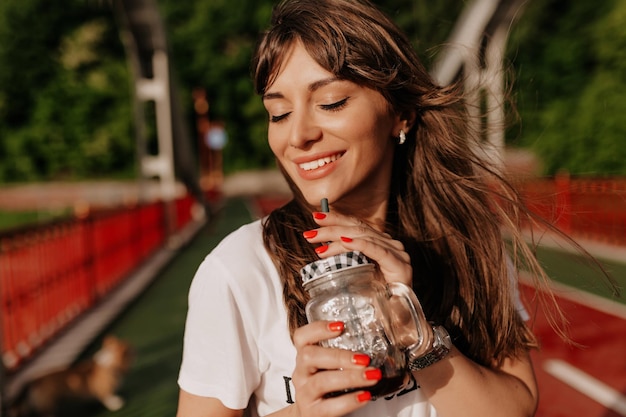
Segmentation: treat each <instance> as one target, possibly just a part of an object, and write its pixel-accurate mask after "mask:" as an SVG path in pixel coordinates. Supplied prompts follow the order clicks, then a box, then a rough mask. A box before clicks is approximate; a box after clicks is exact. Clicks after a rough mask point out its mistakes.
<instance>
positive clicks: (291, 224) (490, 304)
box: [252, 0, 542, 365]
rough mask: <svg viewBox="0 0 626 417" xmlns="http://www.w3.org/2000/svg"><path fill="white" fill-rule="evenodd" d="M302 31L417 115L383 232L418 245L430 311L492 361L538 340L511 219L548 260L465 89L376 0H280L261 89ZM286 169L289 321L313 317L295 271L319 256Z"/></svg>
mask: <svg viewBox="0 0 626 417" xmlns="http://www.w3.org/2000/svg"><path fill="white" fill-rule="evenodd" d="M296 40H298V41H300V42H302V44H303V45H304V47H305V48H306V50H307V51H308V53H309V54H310V55H311V57H312V58H313V59H314V60H315V61H316V62H317V63H318V64H319V65H320V66H322V67H323V68H325V69H326V70H328V71H329V72H331V73H333V74H334V75H336V76H337V77H338V78H341V79H345V80H349V81H352V82H355V83H357V84H359V85H362V86H365V87H368V88H372V89H374V90H376V91H378V92H380V93H381V94H382V95H383V96H384V97H385V98H386V100H387V101H388V102H389V104H390V106H391V107H392V108H393V109H394V111H395V112H396V113H397V114H401V115H409V114H416V115H417V118H416V121H415V123H414V125H413V126H412V128H411V130H410V131H409V132H408V134H407V141H406V143H405V144H403V145H398V146H402V148H398V151H396V152H395V156H394V158H395V159H394V166H393V174H392V184H391V194H390V200H389V204H388V207H389V210H388V214H387V219H386V220H387V222H386V232H388V233H390V234H391V235H392V236H394V238H396V239H399V240H401V241H402V242H403V243H404V245H405V248H406V250H407V252H408V253H409V254H410V256H411V260H412V264H413V271H414V277H413V288H414V290H415V292H416V294H417V296H418V297H419V299H420V300H421V302H422V303H423V307H424V310H425V313H426V316H427V317H428V318H429V320H432V321H435V322H437V323H441V324H443V325H444V326H445V327H446V328H447V329H448V330H449V331H450V333H451V335H452V337H453V339H454V342H455V345H456V346H457V347H458V348H459V349H460V350H461V351H462V352H463V353H464V354H466V355H467V356H468V357H470V358H472V359H474V360H475V361H477V362H479V363H481V364H484V365H493V364H499V363H502V361H503V360H504V359H505V358H507V357H515V356H518V355H520V354H521V353H522V352H525V351H526V350H527V349H529V348H530V347H533V346H536V341H535V338H534V336H533V334H532V332H531V331H530V330H529V328H528V327H527V326H526V325H525V323H524V322H523V320H522V319H521V318H520V315H519V313H518V312H517V311H516V307H515V303H514V302H513V300H512V293H513V289H512V288H511V280H510V279H509V278H508V276H509V273H508V272H507V260H506V256H507V255H506V248H505V245H504V243H503V239H502V235H501V229H502V227H503V226H506V227H508V228H510V229H511V231H512V233H513V242H514V244H513V247H514V248H515V250H514V251H513V252H514V253H515V254H517V253H522V254H524V255H525V256H524V258H526V260H525V262H526V263H529V264H530V265H531V267H532V268H533V269H534V270H535V271H537V272H538V273H539V274H542V272H541V268H540V267H539V265H538V264H537V262H536V260H535V259H534V257H533V256H532V254H531V253H530V251H529V249H528V247H527V245H525V244H524V242H523V240H522V239H521V236H520V234H519V233H518V232H517V222H518V221H517V220H516V219H515V217H511V216H510V213H511V212H513V213H519V211H517V210H504V209H502V205H497V204H494V195H497V197H498V198H499V200H500V201H501V202H507V203H509V205H510V206H512V207H518V198H517V196H516V194H515V192H514V190H513V189H512V187H510V186H509V185H508V184H507V182H506V181H505V179H504V178H503V177H502V176H501V175H499V174H498V173H497V172H496V171H495V170H493V169H492V168H490V167H489V166H488V164H486V163H485V162H484V160H483V159H481V158H479V157H478V156H477V155H475V153H474V151H473V149H474V148H473V145H472V140H477V139H472V138H474V137H475V136H476V135H475V134H474V132H472V131H471V130H470V127H469V126H470V124H469V123H468V120H469V116H468V114H467V113H466V107H465V103H464V98H463V94H462V91H461V89H460V88H459V87H458V86H451V87H440V86H438V85H436V84H435V83H434V81H433V80H432V79H431V77H430V76H429V74H428V73H427V71H426V69H425V68H424V66H423V65H422V64H421V61H420V59H419V58H418V56H417V54H416V52H415V51H414V49H413V48H412V47H411V44H410V42H409V41H408V39H407V38H406V37H405V35H404V34H403V33H402V32H401V31H400V30H399V29H398V28H397V27H396V25H395V24H394V23H393V22H392V21H391V20H390V19H389V18H388V17H387V16H386V15H384V14H383V13H382V12H381V11H379V10H378V9H377V8H376V7H374V6H373V5H372V4H371V3H369V2H368V1H366V0H364V1H356V0H287V1H283V2H282V3H280V4H279V5H278V6H277V7H276V8H275V10H274V15H273V18H272V22H271V27H270V28H269V30H268V31H267V32H266V33H265V34H264V36H263V37H262V38H261V40H260V42H259V44H258V46H257V51H256V54H255V57H254V59H253V63H252V64H253V66H252V70H253V72H254V80H255V86H256V90H257V93H259V94H263V93H264V92H265V90H266V89H267V88H268V86H270V85H271V84H272V82H273V79H274V77H275V76H276V74H277V72H278V71H279V69H280V65H281V63H282V61H283V59H284V57H285V54H286V53H287V52H288V51H289V48H290V47H291V46H292V45H293V43H294V42H295V41H296ZM283 174H285V172H284V171H283ZM285 177H286V179H287V181H288V183H289V184H290V186H291V189H292V191H293V194H294V198H293V199H292V200H291V201H290V202H289V203H288V204H287V205H285V206H284V207H282V208H280V209H277V210H275V211H274V212H272V213H271V214H270V215H269V217H268V218H267V220H266V222H265V223H264V230H263V233H264V242H265V245H266V248H267V250H268V251H269V253H270V256H271V257H272V259H273V261H274V263H275V265H276V267H277V268H278V271H279V273H280V276H281V278H282V280H283V281H284V302H285V305H286V308H287V310H288V314H289V326H290V329H291V331H292V332H293V331H294V330H295V328H297V327H298V326H301V325H303V324H305V323H306V317H305V313H304V306H305V304H306V302H307V294H306V293H305V291H304V290H303V288H302V285H301V280H300V277H299V274H298V271H299V269H300V268H301V267H302V266H304V265H305V264H306V263H307V262H311V261H312V260H315V259H318V257H317V255H316V254H315V252H314V250H313V248H312V247H311V245H310V244H309V243H308V242H307V241H306V240H305V239H304V238H303V237H302V232H303V231H304V230H308V229H312V228H315V227H317V226H316V225H315V223H314V222H313V221H312V216H311V215H310V213H311V211H312V208H311V207H310V206H309V205H308V204H307V203H306V201H305V200H304V198H303V197H302V195H301V193H300V192H299V190H298V189H297V188H296V186H295V185H294V183H293V182H292V181H291V180H290V179H289V177H288V176H287V175H285Z"/></svg>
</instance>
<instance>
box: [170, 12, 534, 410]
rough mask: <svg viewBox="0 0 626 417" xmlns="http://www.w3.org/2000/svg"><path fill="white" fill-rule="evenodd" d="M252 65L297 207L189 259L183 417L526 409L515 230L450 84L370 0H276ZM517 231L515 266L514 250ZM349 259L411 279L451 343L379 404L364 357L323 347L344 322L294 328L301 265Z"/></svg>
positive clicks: (501, 188) (527, 334)
mask: <svg viewBox="0 0 626 417" xmlns="http://www.w3.org/2000/svg"><path fill="white" fill-rule="evenodd" d="M253 70H254V76H255V82H256V89H257V92H258V93H259V94H260V95H261V97H262V100H263V103H264V105H265V107H266V109H267V111H268V114H269V128H268V140H269V145H270V147H271V149H272V151H273V153H274V154H275V156H276V159H277V162H278V165H279V167H280V168H281V170H282V172H283V174H284V176H285V178H286V179H287V181H288V182H289V184H290V187H291V190H292V191H293V195H294V198H293V200H292V201H291V202H289V203H288V204H287V205H285V206H284V207H282V208H280V209H278V210H275V211H274V212H273V213H271V214H270V216H269V217H268V218H266V219H263V220H262V221H257V222H254V223H252V224H249V225H246V226H244V227H242V228H241V229H239V230H238V231H235V232H234V233H232V234H231V235H230V236H229V237H227V238H226V239H224V241H223V242H222V243H221V244H220V245H219V246H218V247H217V248H216V249H215V250H214V251H213V252H212V253H211V254H210V255H209V256H208V257H207V258H206V260H205V261H204V262H203V263H202V265H201V266H200V268H199V270H198V272H197V275H196V277H195V279H194V282H193V284H192V287H191V289H190V296H189V301H190V306H189V313H188V319H187V327H186V334H185V348H184V356H183V364H182V367H181V373H180V379H179V384H180V387H181V394H180V402H179V416H181V417H182V416H185V417H194V416H213V417H215V416H219V417H226V416H241V415H243V413H244V411H243V410H244V409H246V408H247V407H248V408H249V410H250V411H251V413H252V414H253V415H263V416H264V415H272V416H315V417H321V416H343V415H346V414H348V413H354V414H353V415H355V416H376V417H379V416H458V415H462V416H481V417H483V416H507V417H514V416H532V415H533V414H534V410H535V408H536V404H537V387H536V383H535V378H534V373H533V369H532V365H531V362H530V359H529V354H528V352H529V350H530V349H532V348H533V347H534V346H535V340H534V338H533V335H532V333H531V331H530V330H529V328H528V327H527V326H526V325H525V323H524V321H523V317H522V314H521V313H520V310H523V307H521V306H520V303H519V300H517V297H516V295H517V292H516V287H515V282H512V281H514V280H513V279H512V276H513V274H511V272H510V271H509V267H508V265H509V262H508V258H507V255H506V249H505V245H504V243H503V240H502V238H501V228H502V227H503V226H511V225H513V224H514V222H513V221H512V220H511V219H509V218H508V217H507V216H505V215H504V214H503V212H502V210H501V206H500V205H496V204H493V201H494V198H493V195H492V194H493V193H494V192H496V191H497V192H498V195H499V197H500V200H502V201H505V200H506V201H508V200H511V199H514V197H513V196H512V193H508V192H507V191H506V190H508V188H507V187H506V184H504V182H503V181H502V180H501V179H500V177H498V176H497V175H496V174H495V173H494V172H491V171H490V169H489V167H487V166H485V165H484V164H483V163H482V161H481V160H480V158H477V157H476V156H475V155H474V154H473V153H472V149H474V148H473V146H472V145H471V143H470V142H471V136H472V132H470V131H469V128H468V126H469V125H470V123H468V118H467V115H466V113H465V111H464V105H463V99H462V97H461V95H460V94H459V91H458V90H457V89H454V88H441V87H438V86H437V85H435V84H434V83H433V81H432V79H431V78H430V77H429V75H428V73H427V72H426V70H425V69H424V67H423V66H422V64H421V63H420V61H419V59H418V58H417V55H416V54H415V52H414V51H413V50H412V49H411V46H410V44H409V42H408V41H407V39H406V37H405V36H404V35H403V34H402V33H401V32H400V31H399V30H398V28H397V27H396V26H395V25H394V24H393V23H392V22H391V21H390V20H389V19H388V18H387V17H386V16H384V15H383V14H382V13H381V12H380V11H378V10H377V9H376V8H375V7H374V6H372V5H371V4H370V3H368V2H367V1H365V0H363V1H357V0H287V1H284V2H283V3H281V4H280V5H278V6H277V8H276V9H275V12H274V16H273V19H272V26H271V27H270V29H269V30H268V31H267V32H266V33H265V34H264V36H263V37H262V39H261V41H260V43H259V45H258V48H257V51H256V55H255V58H254V61H253ZM468 138H469V139H468ZM322 198H327V199H328V201H329V202H330V212H329V213H323V212H321V209H320V206H319V204H320V200H321V199H322ZM512 231H513V236H514V245H513V247H514V248H515V251H514V253H515V254H516V255H514V258H517V257H518V255H517V254H519V252H520V251H521V252H524V251H527V249H526V246H525V245H524V244H523V242H521V239H519V234H517V233H516V232H515V230H512ZM351 250H359V251H361V252H363V253H364V254H366V255H367V256H368V257H369V258H371V259H372V260H374V261H375V263H376V264H377V265H378V268H379V269H380V272H381V273H382V275H383V276H384V278H385V280H387V281H388V282H402V283H405V284H407V285H411V286H412V287H413V289H414V291H415V293H416V294H417V296H418V298H419V299H420V301H421V303H422V305H423V307H424V311H425V314H426V317H427V318H428V319H429V320H430V321H432V322H434V323H436V324H437V325H440V326H441V327H438V328H439V329H446V330H447V332H448V333H449V334H450V336H451V340H452V343H451V344H449V343H448V344H447V346H448V347H447V348H446V350H449V352H445V351H444V352H443V353H441V352H440V353H441V354H438V356H437V357H436V360H433V361H428V363H424V362H423V361H422V363H421V364H420V366H419V367H418V368H423V369H418V370H415V371H412V376H413V380H414V384H413V385H412V386H410V387H407V388H406V389H405V390H404V391H402V392H401V393H398V394H396V395H394V396H393V397H391V398H379V399H376V400H375V401H373V400H372V398H371V395H370V393H369V392H368V391H367V389H366V388H367V387H368V386H373V385H375V384H376V382H377V381H378V379H379V378H380V373H379V372H377V370H376V369H373V368H371V367H369V366H368V364H369V360H368V359H369V358H367V357H364V356H363V355H360V354H358V353H354V352H350V351H346V350H340V349H332V348H323V347H320V346H319V345H318V342H320V341H322V340H325V339H330V338H333V337H336V336H338V335H339V334H341V331H342V330H343V323H341V322H334V323H329V322H315V323H312V324H307V322H306V317H305V314H304V306H305V304H306V302H307V296H306V293H305V291H304V290H303V288H302V284H301V281H300V277H299V270H300V268H301V267H303V266H304V265H305V264H307V263H309V262H311V261H313V260H316V259H319V258H320V257H322V258H323V257H328V256H332V255H335V254H338V253H341V252H346V251H351ZM526 253H527V252H526ZM529 258H531V259H528V260H527V262H530V263H531V264H532V265H535V267H536V264H533V260H532V257H529ZM537 268H538V267H537ZM444 333H445V332H444ZM444 337H445V334H444ZM441 340H442V341H443V340H444V339H443V338H442V339H441ZM446 353H447V354H446ZM431 362H433V363H431ZM354 387H365V388H364V389H358V390H357V391H354V392H351V393H348V394H345V395H341V396H329V395H327V394H329V393H332V392H336V391H341V390H349V389H350V388H354Z"/></svg>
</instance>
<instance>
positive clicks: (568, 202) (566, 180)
mask: <svg viewBox="0 0 626 417" xmlns="http://www.w3.org/2000/svg"><path fill="white" fill-rule="evenodd" d="M554 185H555V187H556V207H555V208H554V211H555V214H556V219H555V221H556V225H557V226H558V228H559V229H560V230H561V231H563V232H565V233H568V234H569V233H571V232H572V193H571V181H570V175H569V173H568V172H559V173H558V174H556V176H555V178H554Z"/></svg>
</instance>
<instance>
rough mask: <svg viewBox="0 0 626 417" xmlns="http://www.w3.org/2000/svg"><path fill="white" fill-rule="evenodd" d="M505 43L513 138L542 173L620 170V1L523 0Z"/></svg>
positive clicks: (625, 148) (624, 105) (623, 13)
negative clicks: (514, 114) (512, 73)
mask: <svg viewBox="0 0 626 417" xmlns="http://www.w3.org/2000/svg"><path fill="white" fill-rule="evenodd" d="M509 45H510V48H511V53H510V56H511V57H512V59H513V64H514V65H515V67H516V69H517V80H516V82H517V84H516V85H515V87H514V91H516V92H517V105H518V110H519V113H520V117H521V121H522V125H521V134H520V133H519V132H520V130H516V131H515V134H516V135H517V136H518V137H516V138H515V139H516V140H515V142H514V143H515V144H516V145H521V146H526V147H530V148H532V149H534V150H535V151H536V153H537V154H538V155H539V156H540V158H541V160H542V161H543V163H544V166H545V170H546V173H547V174H555V173H556V172H558V171H560V170H567V171H569V172H570V173H573V174H576V175H592V176H598V175H626V118H625V117H624V115H625V114H626V2H624V1H619V0H600V1H595V2H570V1H564V0H545V1H541V2H539V1H535V2H529V3H528V6H527V8H526V10H525V12H524V14H523V16H522V17H521V19H520V20H519V21H518V22H517V23H516V25H515V27H514V29H513V31H512V35H511V41H510V43H509Z"/></svg>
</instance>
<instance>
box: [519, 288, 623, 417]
mask: <svg viewBox="0 0 626 417" xmlns="http://www.w3.org/2000/svg"><path fill="white" fill-rule="evenodd" d="M523 289H524V291H525V294H527V295H526V296H527V299H531V297H532V294H533V290H532V289H530V288H528V287H524V288H523ZM572 291H574V290H572ZM572 291H570V295H571V294H572ZM563 295H565V296H567V294H566V293H563ZM569 298H570V297H569V296H567V298H563V297H558V303H559V306H560V307H561V309H562V310H563V311H564V313H565V314H566V316H567V317H568V319H569V321H570V323H571V328H570V330H569V331H570V337H571V338H572V340H573V341H574V342H576V343H579V344H580V345H582V347H574V346H571V345H568V344H567V343H565V342H563V341H562V340H561V339H560V338H559V336H557V335H556V334H555V332H554V331H553V330H552V328H551V327H550V325H549V323H548V321H547V319H546V316H545V315H543V314H540V313H538V314H537V315H536V317H534V327H533V329H534V331H535V334H536V335H537V337H538V338H539V342H540V344H541V350H540V351H539V352H535V353H534V354H533V361H534V364H535V372H536V373H537V379H538V382H539V390H540V395H541V398H540V403H539V410H538V412H537V417H573V416H581V417H582V416H584V417H619V416H623V415H624V414H618V413H617V412H615V411H612V410H610V409H608V408H606V407H605V406H602V405H600V404H599V403H597V402H596V401H594V400H593V399H591V398H589V397H588V396H587V395H586V394H584V393H581V392H579V391H577V390H575V389H573V388H571V387H570V386H569V385H568V384H566V383H564V382H562V381H561V380H559V379H557V378H555V377H554V376H552V375H551V374H550V373H548V372H546V370H545V368H544V367H545V365H546V363H547V362H546V361H549V360H553V359H559V360H562V361H565V362H567V363H568V364H569V365H572V366H574V367H576V368H578V369H580V370H581V371H583V372H585V373H586V374H588V375H589V376H591V377H593V378H595V379H596V380H599V381H601V382H602V383H604V384H606V385H608V386H609V387H611V388H613V389H614V390H616V391H617V392H619V393H621V394H622V395H625V393H626V316H625V315H623V314H620V313H618V312H616V313H615V314H612V313H607V312H602V311H600V310H599V309H598V308H595V307H594V306H590V305H586V304H587V303H584V304H582V303H580V302H576V301H572V300H570V299H569ZM624 310H625V311H626V308H625V309H624Z"/></svg>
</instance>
